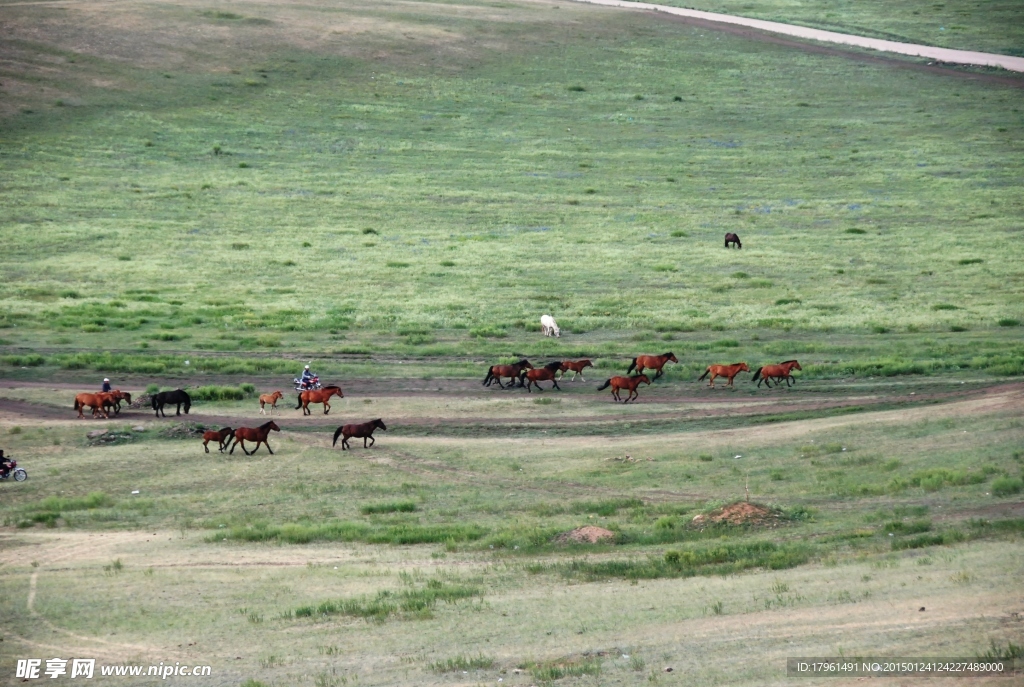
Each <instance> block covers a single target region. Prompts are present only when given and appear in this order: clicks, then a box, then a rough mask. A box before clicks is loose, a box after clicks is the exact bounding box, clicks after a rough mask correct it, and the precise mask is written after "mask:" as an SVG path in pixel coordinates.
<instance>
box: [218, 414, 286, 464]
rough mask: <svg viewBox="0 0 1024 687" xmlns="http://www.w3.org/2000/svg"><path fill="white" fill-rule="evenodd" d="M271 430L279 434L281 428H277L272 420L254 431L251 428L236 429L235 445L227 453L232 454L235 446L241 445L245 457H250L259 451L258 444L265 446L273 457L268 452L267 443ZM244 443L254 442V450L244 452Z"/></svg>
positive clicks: (268, 445)
mask: <svg viewBox="0 0 1024 687" xmlns="http://www.w3.org/2000/svg"><path fill="white" fill-rule="evenodd" d="M271 430H273V431H275V432H280V431H281V428H280V427H278V426H277V423H276V422H274V421H273V420H271V421H270V422H264V423H263V424H262V425H260V426H259V427H256V428H255V429H254V428H252V427H239V428H238V429H236V430H235V443H234V445H233V446H232V447H231V450H230V451H228V453H234V452H235V446H238V445H239V444H241V445H242V450H243V451H245V455H247V456H251V455H252V454H254V453H256V451H258V450H259V449H260V444H266V446H267V450H268V451H270V455H274V452H273V451H271V450H270V444H268V443H267V435H269V434H270V431H271ZM229 441H230V440H229ZM246 441H255V442H256V448H254V449H253V450H251V451H246V450H245V442H246Z"/></svg>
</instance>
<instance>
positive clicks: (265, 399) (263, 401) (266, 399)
mask: <svg viewBox="0 0 1024 687" xmlns="http://www.w3.org/2000/svg"><path fill="white" fill-rule="evenodd" d="M279 398H284V394H282V393H281V392H280V391H275V392H274V393H272V394H263V395H261V396H260V415H266V412H265V406H266V405H267V404H268V403H269V404H270V414H271V415H273V414H274V408H276V407H277V399H279Z"/></svg>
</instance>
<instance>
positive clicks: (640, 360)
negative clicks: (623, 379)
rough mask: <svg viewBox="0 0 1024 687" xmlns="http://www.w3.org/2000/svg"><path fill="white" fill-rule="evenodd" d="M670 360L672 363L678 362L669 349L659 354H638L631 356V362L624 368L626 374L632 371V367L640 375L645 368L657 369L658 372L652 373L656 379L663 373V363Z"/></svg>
mask: <svg viewBox="0 0 1024 687" xmlns="http://www.w3.org/2000/svg"><path fill="white" fill-rule="evenodd" d="M670 360H671V361H672V362H674V363H678V362H679V360H678V359H676V357H675V356H674V355H672V352H671V351H670V352H668V353H662V354H661V355H638V356H637V357H635V358H633V362H632V363H630V365H629V369H628V370H626V374H629V373H630V372H632V371H633V368H634V367H635V368H636V373H637V374H641V375H642V374H643V373H644V369H645V368H650V369H652V370H657V371H658V374H656V375H654V378H655V379H657V378H658V377H660V376H661V375H662V374H663V372H662V369H661V368H663V367H665V363H667V362H668V361H670Z"/></svg>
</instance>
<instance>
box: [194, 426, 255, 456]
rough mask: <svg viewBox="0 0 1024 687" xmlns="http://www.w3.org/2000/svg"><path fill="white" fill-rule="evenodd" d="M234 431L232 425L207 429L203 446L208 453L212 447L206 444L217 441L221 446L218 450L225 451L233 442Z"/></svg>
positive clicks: (243, 448) (204, 433)
mask: <svg viewBox="0 0 1024 687" xmlns="http://www.w3.org/2000/svg"><path fill="white" fill-rule="evenodd" d="M234 431H235V430H233V429H231V428H230V427H224V428H223V429H208V430H206V431H205V432H203V448H204V449H206V452H207V453H209V452H210V449H209V448H208V447H207V446H206V445H207V444H208V443H210V442H211V441H216V442H217V446H218V447H219V448H218V449H217V450H218V451H220V452H221V453H223V452H224V449H226V448H227V447H228V444H230V443H231V437H232V435H233V434H234ZM267 448H268V449H269V448H270V447H269V446H267ZM242 450H243V451H244V450H245V447H244V446H243V447H242Z"/></svg>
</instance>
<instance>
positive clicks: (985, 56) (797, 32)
mask: <svg viewBox="0 0 1024 687" xmlns="http://www.w3.org/2000/svg"><path fill="white" fill-rule="evenodd" d="M574 2H585V3H589V4H592V5H603V6H606V7H621V8H625V9H631V10H648V11H655V12H664V13H666V14H670V15H673V16H676V17H686V18H689V19H697V20H702V21H705V22H713V23H716V24H720V25H721V24H732V25H738V26H744V27H748V28H752V29H757V30H759V31H767V32H769V33H774V34H782V35H786V36H794V37H796V38H803V39H806V40H813V41H821V42H823V43H839V44H842V45H852V46H856V47H858V48H867V49H869V50H879V51H882V52H891V53H897V54H899V55H910V56H913V57H926V58H928V59H932V60H936V61H938V62H945V63H949V64H966V65H975V66H980V67H1000V68H1002V69H1006V70H1008V71H1013V72H1024V57H1012V56H1010V55H997V54H994V53H985V52H975V51H972V50H953V49H950V48H936V47H934V46H930V45H917V44H914V43H899V42H897V41H886V40H881V39H878V38H867V37H865V36H854V35H850V34H846V33H836V32H835V31H824V30H821V29H811V28H808V27H806V26H797V25H795V24H783V23H781V22H775V21H764V20H762V19H750V18H747V17H736V16H733V15H730V14H718V13H716V12H702V11H700V10H691V9H684V8H681V7H669V6H667V5H655V4H652V3H647V2H626V1H625V0H574Z"/></svg>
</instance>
